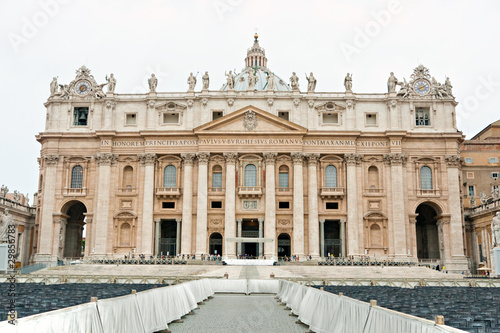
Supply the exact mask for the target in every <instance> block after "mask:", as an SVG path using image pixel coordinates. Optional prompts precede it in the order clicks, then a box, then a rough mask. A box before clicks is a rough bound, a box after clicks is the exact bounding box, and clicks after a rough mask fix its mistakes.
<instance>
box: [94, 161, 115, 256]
mask: <svg viewBox="0 0 500 333" xmlns="http://www.w3.org/2000/svg"><path fill="white" fill-rule="evenodd" d="M95 160H96V162H97V165H98V166H99V169H98V170H99V171H98V173H99V182H98V186H97V212H96V215H95V223H94V226H95V237H94V248H95V252H94V253H95V255H97V256H105V255H106V254H107V251H106V249H107V245H108V234H109V228H108V227H109V225H110V221H109V189H110V187H111V180H110V176H111V165H112V164H115V163H116V162H117V161H118V155H115V154H111V153H99V154H97V156H96V157H95Z"/></svg>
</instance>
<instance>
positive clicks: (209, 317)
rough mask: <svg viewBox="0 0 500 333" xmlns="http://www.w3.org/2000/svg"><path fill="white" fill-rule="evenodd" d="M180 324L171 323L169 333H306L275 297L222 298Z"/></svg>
mask: <svg viewBox="0 0 500 333" xmlns="http://www.w3.org/2000/svg"><path fill="white" fill-rule="evenodd" d="M194 313H195V314H194V315H192V316H190V315H188V316H185V317H184V322H183V323H171V324H170V325H168V328H169V329H170V330H171V331H172V333H177V332H179V333H181V332H189V333H193V332H196V333H223V332H231V333H246V332H261V333H280V332H283V333H293V332H301V333H304V332H307V331H308V327H307V326H306V325H303V324H295V321H297V317H295V316H289V315H288V314H289V313H290V311H286V310H284V307H283V306H280V305H279V303H278V302H277V301H276V300H275V299H274V295H272V296H271V295H249V296H248V295H245V296H244V295H227V294H226V295H221V294H216V295H214V298H213V299H211V300H209V301H206V303H205V305H200V309H199V310H195V311H194Z"/></svg>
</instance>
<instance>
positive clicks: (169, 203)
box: [161, 201, 175, 209]
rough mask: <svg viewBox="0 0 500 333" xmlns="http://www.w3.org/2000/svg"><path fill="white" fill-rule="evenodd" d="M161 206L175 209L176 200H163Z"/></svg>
mask: <svg viewBox="0 0 500 333" xmlns="http://www.w3.org/2000/svg"><path fill="white" fill-rule="evenodd" d="M161 207H162V208H163V209H174V208H175V201H163V202H162V203H161Z"/></svg>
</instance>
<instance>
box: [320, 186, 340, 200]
mask: <svg viewBox="0 0 500 333" xmlns="http://www.w3.org/2000/svg"><path fill="white" fill-rule="evenodd" d="M320 195H321V197H323V198H342V197H344V195H345V191H344V188H343V187H322V188H321V189H320Z"/></svg>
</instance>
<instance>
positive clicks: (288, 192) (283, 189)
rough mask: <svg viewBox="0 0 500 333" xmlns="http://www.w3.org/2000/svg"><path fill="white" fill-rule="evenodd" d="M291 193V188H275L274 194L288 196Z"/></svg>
mask: <svg viewBox="0 0 500 333" xmlns="http://www.w3.org/2000/svg"><path fill="white" fill-rule="evenodd" d="M292 191H293V188H291V187H277V188H276V192H277V193H278V194H279V193H282V194H290V193H291V192H292Z"/></svg>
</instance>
